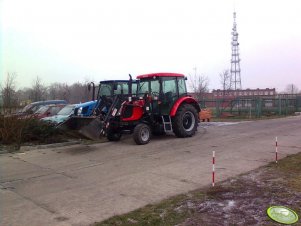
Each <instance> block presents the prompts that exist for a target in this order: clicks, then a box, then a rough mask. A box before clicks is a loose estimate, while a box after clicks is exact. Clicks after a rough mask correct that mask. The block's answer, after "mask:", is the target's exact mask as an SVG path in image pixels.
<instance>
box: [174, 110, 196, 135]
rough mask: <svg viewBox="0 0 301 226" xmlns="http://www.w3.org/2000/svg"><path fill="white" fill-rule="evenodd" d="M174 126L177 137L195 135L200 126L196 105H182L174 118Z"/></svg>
mask: <svg viewBox="0 0 301 226" xmlns="http://www.w3.org/2000/svg"><path fill="white" fill-rule="evenodd" d="M172 127H173V131H174V133H175V135H176V136H177V137H191V136H193V135H194V134H195V132H196V130H197V127H198V120H197V111H196V109H195V107H194V106H193V105H191V104H183V105H181V106H180V107H179V109H178V111H177V113H176V115H175V117H174V118H173V120H172Z"/></svg>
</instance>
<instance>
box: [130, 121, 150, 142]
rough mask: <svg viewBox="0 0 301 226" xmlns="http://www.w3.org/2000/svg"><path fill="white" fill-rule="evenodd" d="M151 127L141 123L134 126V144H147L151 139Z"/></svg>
mask: <svg viewBox="0 0 301 226" xmlns="http://www.w3.org/2000/svg"><path fill="white" fill-rule="evenodd" d="M151 134H152V132H151V129H150V127H149V126H148V125H146V124H144V123H141V124H138V125H137V126H135V128H134V132H133V138H134V141H135V142H136V144H140V145H141V144H147V143H148V142H149V141H150V139H151Z"/></svg>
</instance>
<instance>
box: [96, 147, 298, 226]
mask: <svg viewBox="0 0 301 226" xmlns="http://www.w3.org/2000/svg"><path fill="white" fill-rule="evenodd" d="M272 205H283V206H288V207H290V208H292V209H293V210H295V211H296V212H297V213H298V214H299V218H300V215H301V153H298V154H295V155H290V156H288V157H286V158H284V159H282V160H280V161H279V162H278V164H276V163H270V164H268V165H267V166H264V167H261V168H258V169H256V170H253V171H251V172H249V173H247V174H243V175H240V176H237V177H234V178H231V179H228V180H226V181H224V182H221V183H219V184H217V186H216V187H214V188H211V187H207V188H202V189H199V190H196V191H193V192H189V193H187V194H182V195H178V196H175V197H171V198H169V199H166V200H163V201H162V202H160V203H157V204H152V205H147V206H145V207H143V208H140V209H138V210H135V211H132V212H130V213H128V214H124V215H121V216H114V217H112V218H110V219H108V220H105V221H103V222H100V223H95V226H113V225H114V226H115V225H179V226H180V225H213V226H215V225H280V224H277V223H275V222H273V221H272V220H270V219H269V218H268V217H267V215H266V209H267V208H268V207H270V206H272ZM295 225H301V222H300V221H299V222H298V223H296V224H295Z"/></svg>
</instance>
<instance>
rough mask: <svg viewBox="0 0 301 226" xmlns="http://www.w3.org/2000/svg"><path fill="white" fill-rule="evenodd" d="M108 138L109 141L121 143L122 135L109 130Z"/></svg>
mask: <svg viewBox="0 0 301 226" xmlns="http://www.w3.org/2000/svg"><path fill="white" fill-rule="evenodd" d="M107 138H108V140H109V141H119V140H120V138H121V133H119V132H116V131H113V130H110V129H108V131H107Z"/></svg>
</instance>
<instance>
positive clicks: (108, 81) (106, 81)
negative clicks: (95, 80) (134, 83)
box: [100, 80, 129, 84]
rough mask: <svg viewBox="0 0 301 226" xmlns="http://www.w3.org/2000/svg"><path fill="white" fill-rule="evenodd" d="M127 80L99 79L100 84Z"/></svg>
mask: <svg viewBox="0 0 301 226" xmlns="http://www.w3.org/2000/svg"><path fill="white" fill-rule="evenodd" d="M128 81H129V80H105V81H100V83H101V84H106V83H117V82H128Z"/></svg>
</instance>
